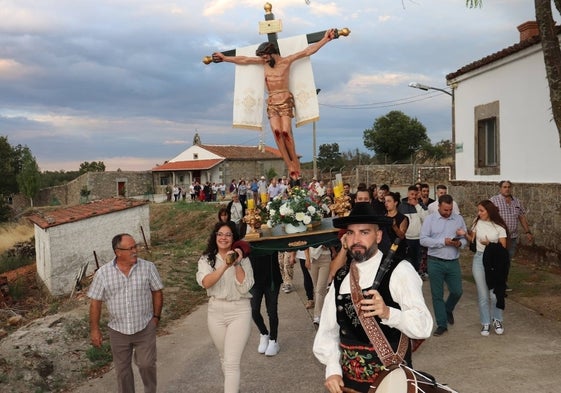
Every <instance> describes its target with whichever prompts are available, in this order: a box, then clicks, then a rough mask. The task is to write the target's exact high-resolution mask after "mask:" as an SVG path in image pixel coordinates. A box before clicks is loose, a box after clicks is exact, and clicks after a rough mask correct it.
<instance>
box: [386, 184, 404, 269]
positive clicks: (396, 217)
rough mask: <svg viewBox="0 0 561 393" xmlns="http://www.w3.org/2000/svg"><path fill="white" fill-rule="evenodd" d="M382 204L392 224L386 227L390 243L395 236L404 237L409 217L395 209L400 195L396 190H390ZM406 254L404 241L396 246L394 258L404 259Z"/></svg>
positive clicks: (393, 240)
mask: <svg viewBox="0 0 561 393" xmlns="http://www.w3.org/2000/svg"><path fill="white" fill-rule="evenodd" d="M384 198H385V203H384V206H385V207H386V217H388V218H390V219H391V220H392V225H391V227H389V228H386V229H385V230H387V233H388V237H389V240H390V243H393V242H395V239H396V238H398V237H399V238H400V239H401V240H403V239H405V232H407V228H408V227H409V219H408V218H407V216H405V214H403V213H400V212H399V211H398V210H397V207H398V206H399V203H400V199H401V196H400V194H399V193H398V192H390V193H388V194H387V195H386V196H385V197H384ZM406 256H407V245H406V243H405V242H402V243H400V244H399V246H398V247H397V250H396V251H395V256H394V258H395V260H397V261H401V260H403V259H405V257H406Z"/></svg>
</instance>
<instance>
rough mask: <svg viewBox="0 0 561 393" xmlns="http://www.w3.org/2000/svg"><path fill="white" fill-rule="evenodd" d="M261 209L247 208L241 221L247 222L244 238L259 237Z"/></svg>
mask: <svg viewBox="0 0 561 393" xmlns="http://www.w3.org/2000/svg"><path fill="white" fill-rule="evenodd" d="M261 221H262V220H261V211H260V210H259V209H247V210H246V213H245V217H244V218H243V222H245V223H246V224H247V228H248V230H247V232H246V234H245V238H246V239H259V238H260V237H261V235H262V233H261Z"/></svg>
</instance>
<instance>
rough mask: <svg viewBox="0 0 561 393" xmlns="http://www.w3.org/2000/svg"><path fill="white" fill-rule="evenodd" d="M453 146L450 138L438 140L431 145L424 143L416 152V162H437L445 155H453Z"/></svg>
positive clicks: (445, 156)
mask: <svg viewBox="0 0 561 393" xmlns="http://www.w3.org/2000/svg"><path fill="white" fill-rule="evenodd" d="M453 153H454V147H453V146H452V142H450V140H448V139H446V140H441V141H440V142H438V143H436V144H434V145H432V144H430V143H428V142H427V143H424V144H423V146H421V150H420V151H419V153H418V154H417V162H419V163H424V162H431V163H433V164H437V163H439V162H441V161H442V160H443V159H445V158H447V157H453Z"/></svg>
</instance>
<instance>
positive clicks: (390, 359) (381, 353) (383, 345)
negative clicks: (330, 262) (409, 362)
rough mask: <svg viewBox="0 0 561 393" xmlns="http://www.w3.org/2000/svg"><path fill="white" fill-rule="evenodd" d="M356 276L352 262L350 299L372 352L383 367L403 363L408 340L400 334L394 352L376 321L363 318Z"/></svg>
mask: <svg viewBox="0 0 561 393" xmlns="http://www.w3.org/2000/svg"><path fill="white" fill-rule="evenodd" d="M358 276H359V273H358V268H357V266H356V262H354V261H353V262H352V263H351V271H350V285H351V298H352V300H353V306H354V308H355V311H356V315H358V318H359V320H360V323H361V325H362V328H363V329H364V331H365V333H366V335H367V336H368V338H369V339H370V342H371V343H372V345H374V350H375V351H376V354H377V355H378V357H379V358H380V361H381V362H382V364H383V365H384V366H386V367H389V366H391V365H397V364H401V363H404V359H405V354H406V353H407V345H408V342H409V338H408V337H407V336H406V335H405V334H403V333H401V336H400V337H399V345H398V347H397V351H396V352H394V351H393V349H392V347H391V345H390V343H389V342H388V339H387V338H386V336H385V335H384V333H383V332H382V329H381V328H380V326H379V325H378V322H377V321H376V319H375V318H366V317H365V316H364V311H362V310H361V308H360V301H361V300H362V299H364V295H363V294H362V291H361V289H360V284H359V278H358Z"/></svg>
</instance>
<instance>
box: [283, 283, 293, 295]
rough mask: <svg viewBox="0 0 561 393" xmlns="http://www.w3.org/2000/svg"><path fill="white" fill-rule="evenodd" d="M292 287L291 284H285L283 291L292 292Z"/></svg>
mask: <svg viewBox="0 0 561 393" xmlns="http://www.w3.org/2000/svg"><path fill="white" fill-rule="evenodd" d="M292 290H293V288H292V284H286V285H285V286H284V293H290V292H292Z"/></svg>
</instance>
